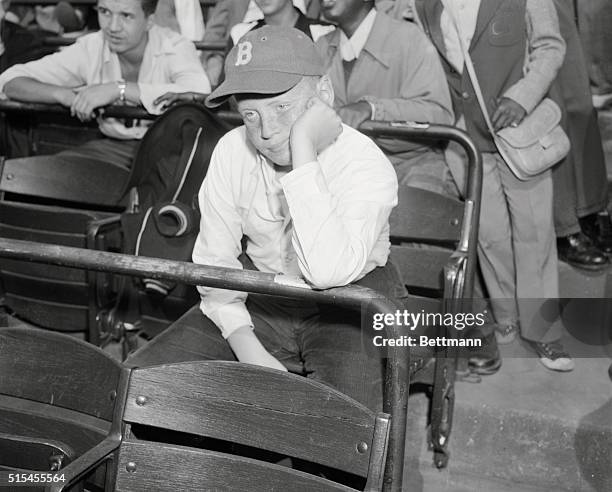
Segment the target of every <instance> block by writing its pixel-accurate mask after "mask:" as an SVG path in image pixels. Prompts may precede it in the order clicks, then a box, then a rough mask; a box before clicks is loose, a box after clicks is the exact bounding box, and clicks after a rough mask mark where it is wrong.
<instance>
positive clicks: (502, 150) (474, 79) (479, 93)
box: [446, 6, 514, 169]
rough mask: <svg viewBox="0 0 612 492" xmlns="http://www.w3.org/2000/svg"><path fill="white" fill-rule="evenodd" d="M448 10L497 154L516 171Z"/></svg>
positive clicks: (458, 28) (454, 18) (461, 37)
mask: <svg viewBox="0 0 612 492" xmlns="http://www.w3.org/2000/svg"><path fill="white" fill-rule="evenodd" d="M446 9H447V10H448V15H449V17H450V18H451V21H452V23H453V26H454V27H455V30H456V32H457V36H458V37H459V45H460V46H461V51H462V53H463V59H464V63H465V68H466V70H467V73H468V76H469V78H470V81H471V82H472V87H473V88H474V93H475V94H476V99H477V100H478V106H480V111H481V112H482V116H483V117H484V120H485V123H486V124H487V129H488V130H489V133H490V134H491V137H492V138H493V143H495V147H497V152H498V153H499V155H500V156H501V158H502V159H503V160H504V162H505V163H506V164H507V165H508V167H510V169H514V166H513V162H512V158H511V157H510V156H509V155H508V153H507V152H506V149H505V148H504V145H503V144H501V143H500V141H499V137H498V136H497V133H495V129H494V128H493V123H492V122H491V118H490V117H489V112H488V111H487V105H486V104H485V100H484V96H483V95H482V89H481V88H480V83H479V82H478V77H477V76H476V69H475V68H474V63H473V62H472V57H471V56H470V53H469V51H468V47H467V46H466V44H465V41H464V39H463V36H462V35H461V34H462V33H461V28H460V26H459V23H458V22H457V18H456V17H455V13H454V12H453V10H452V8H449V6H447V7H446Z"/></svg>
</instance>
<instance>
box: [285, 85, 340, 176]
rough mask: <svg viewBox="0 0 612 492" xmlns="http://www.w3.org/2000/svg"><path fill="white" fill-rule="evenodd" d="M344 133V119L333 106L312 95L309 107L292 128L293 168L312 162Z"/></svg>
mask: <svg viewBox="0 0 612 492" xmlns="http://www.w3.org/2000/svg"><path fill="white" fill-rule="evenodd" d="M341 133H342V120H341V119H340V116H338V114H337V113H336V111H334V109H333V108H331V107H330V106H328V105H327V104H325V103H324V102H323V101H321V99H319V98H318V97H316V96H315V97H312V98H311V99H310V100H309V101H308V103H307V109H306V111H304V113H303V114H302V115H301V116H300V117H299V118H298V119H297V120H296V121H295V123H294V124H293V127H292V128H291V136H290V147H291V159H292V164H293V168H294V169H297V168H298V167H300V166H301V165H303V164H306V163H308V162H312V161H314V160H316V159H317V156H318V155H319V154H320V153H321V152H322V151H323V150H325V149H326V148H327V147H329V146H330V145H331V144H332V143H333V142H334V140H336V138H338V136H339V135H340V134H341Z"/></svg>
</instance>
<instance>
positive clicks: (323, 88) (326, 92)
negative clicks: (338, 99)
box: [317, 75, 334, 107]
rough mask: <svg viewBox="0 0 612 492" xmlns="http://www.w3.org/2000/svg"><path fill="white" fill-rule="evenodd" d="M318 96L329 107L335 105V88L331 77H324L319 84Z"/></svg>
mask: <svg viewBox="0 0 612 492" xmlns="http://www.w3.org/2000/svg"><path fill="white" fill-rule="evenodd" d="M317 95H318V96H319V99H321V101H323V102H324V103H326V104H328V105H329V106H332V107H333V105H334V86H333V85H332V83H331V80H330V78H329V76H327V75H323V76H322V77H321V78H320V79H319V81H318V82H317Z"/></svg>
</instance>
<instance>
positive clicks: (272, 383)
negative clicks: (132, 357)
mask: <svg viewBox="0 0 612 492" xmlns="http://www.w3.org/2000/svg"><path fill="white" fill-rule="evenodd" d="M124 422H125V423H126V424H128V428H132V429H133V428H134V427H133V426H134V425H135V424H140V425H145V426H151V427H155V428H161V429H167V430H171V431H176V432H181V433H187V434H191V435H195V436H201V437H205V438H213V439H215V440H221V441H225V442H229V443H235V444H239V445H243V446H249V447H252V448H257V449H261V450H265V451H270V452H274V453H279V454H281V455H286V456H290V457H293V458H299V459H301V460H306V461H308V462H312V463H318V464H322V465H325V466H328V467H331V468H334V469H337V470H342V471H344V472H349V473H353V474H355V475H358V476H361V477H367V483H368V485H367V490H379V489H380V487H381V484H382V473H383V470H384V462H385V456H386V446H387V436H388V428H389V418H388V415H386V414H382V413H381V414H375V413H373V412H371V411H370V410H368V409H367V408H365V407H364V406H363V405H361V404H359V403H358V402H356V401H354V400H352V399H350V398H349V397H347V396H346V395H343V394H342V393H339V392H338V391H336V390H334V389H332V388H330V387H328V386H325V385H323V384H321V383H318V382H316V381H312V380H310V379H307V378H304V377H301V376H296V375H293V374H289V373H284V372H280V371H276V370H272V369H267V368H262V367H257V366H250V365H247V364H241V363H236V362H219V361H214V362H187V363H179V364H167V365H162V366H155V367H149V368H139V369H134V370H133V371H132V374H131V378H130V385H129V390H128V396H127V401H126V407H125V413H124ZM130 426H131V427H130ZM203 442H204V444H205V443H206V442H207V441H206V440H204V441H203ZM117 470H118V471H117V481H116V490H118V491H121V490H126V491H127V490H129V491H137V490H143V491H145V490H147V491H167V490H236V491H238V490H240V491H242V490H250V491H264V490H265V491H267V490H313V491H314V490H317V491H324V490H350V488H346V487H344V486H341V485H338V484H337V483H334V482H332V481H330V480H327V479H324V478H321V477H317V476H314V475H309V474H307V473H304V472H301V471H297V470H292V469H290V468H286V467H281V466H279V465H276V464H272V463H269V462H267V461H259V460H257V459H253V458H246V457H243V456H239V455H230V454H227V453H225V452H219V451H213V450H210V449H201V448H197V447H194V448H187V447H185V446H177V445H176V444H165V443H161V442H152V441H143V440H138V439H135V438H133V436H132V435H131V433H130V430H128V432H127V434H126V437H125V438H124V441H123V442H122V444H121V450H120V456H119V462H118V466H117Z"/></svg>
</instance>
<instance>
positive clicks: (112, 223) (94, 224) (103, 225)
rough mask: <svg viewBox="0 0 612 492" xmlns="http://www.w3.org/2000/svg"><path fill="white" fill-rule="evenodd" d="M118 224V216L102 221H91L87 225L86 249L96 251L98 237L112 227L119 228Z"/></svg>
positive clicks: (119, 218) (119, 219) (119, 216)
mask: <svg viewBox="0 0 612 492" xmlns="http://www.w3.org/2000/svg"><path fill="white" fill-rule="evenodd" d="M120 224H121V215H120V214H116V215H112V216H110V217H106V218H104V219H97V220H92V221H91V222H90V223H89V224H88V225H87V249H98V248H97V244H96V241H97V239H98V236H99V235H100V234H102V233H103V232H105V231H108V230H111V229H112V228H114V227H119V225H120Z"/></svg>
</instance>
